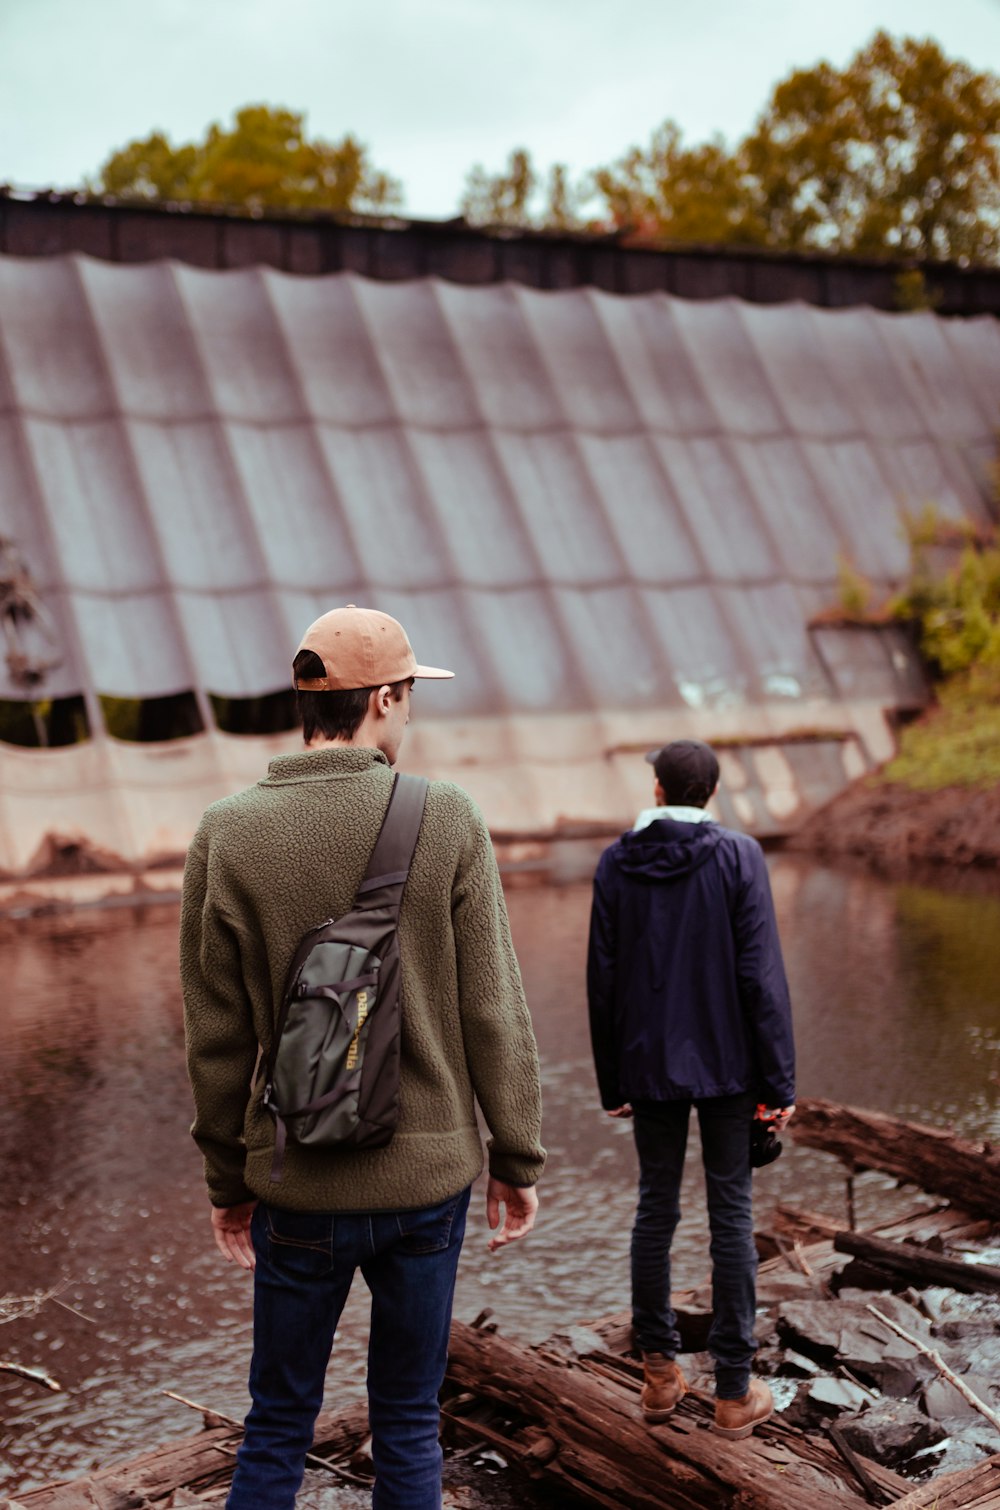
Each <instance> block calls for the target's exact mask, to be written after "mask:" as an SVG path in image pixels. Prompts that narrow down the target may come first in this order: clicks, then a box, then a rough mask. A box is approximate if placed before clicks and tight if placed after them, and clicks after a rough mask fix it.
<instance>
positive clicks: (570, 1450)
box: [448, 1323, 906, 1510]
mask: <svg viewBox="0 0 1000 1510" xmlns="http://www.w3.org/2000/svg"><path fill="white" fill-rule="evenodd" d="M616 1361H617V1362H618V1363H619V1365H621V1366H620V1367H619V1368H617V1369H615V1368H614V1367H613V1366H611V1365H613V1364H614V1363H615V1362H616ZM640 1373H641V1371H640V1370H639V1368H638V1367H637V1365H635V1364H634V1363H631V1364H629V1362H628V1360H625V1359H621V1360H615V1359H614V1358H613V1357H612V1358H611V1359H610V1360H609V1358H608V1355H605V1354H602V1355H601V1356H600V1357H598V1358H597V1359H588V1358H587V1357H586V1356H585V1357H583V1358H579V1359H574V1358H569V1359H567V1358H566V1357H560V1356H558V1355H556V1354H554V1353H552V1352H549V1351H547V1350H546V1348H545V1346H544V1345H543V1346H542V1347H540V1348H528V1347H525V1346H523V1345H522V1344H520V1343H517V1342H513V1341H511V1340H509V1339H507V1338H505V1337H501V1336H498V1335H497V1334H496V1333H491V1332H485V1331H482V1330H477V1329H476V1328H473V1327H467V1326H463V1325H462V1324H461V1323H455V1324H454V1325H453V1327H452V1334H451V1350H450V1355H449V1363H448V1377H449V1378H450V1379H451V1380H453V1381H454V1382H455V1383H457V1384H459V1385H460V1386H461V1387H462V1388H463V1389H465V1390H469V1391H474V1392H475V1393H476V1394H478V1395H481V1396H485V1397H486V1398H488V1399H492V1400H495V1401H497V1402H498V1403H499V1404H501V1405H503V1406H504V1407H505V1408H506V1409H507V1410H508V1411H511V1412H514V1413H515V1414H516V1415H517V1416H519V1417H521V1418H522V1420H523V1421H524V1424H525V1425H526V1426H528V1427H529V1428H532V1429H533V1430H534V1432H535V1433H538V1432H539V1431H540V1432H541V1433H543V1434H544V1437H545V1438H547V1441H545V1442H544V1446H541V1447H540V1442H541V1438H540V1437H539V1436H538V1435H537V1434H536V1435H534V1436H533V1437H532V1438H531V1439H530V1446H528V1445H525V1443H524V1439H523V1438H521V1437H520V1436H519V1434H518V1432H517V1431H516V1430H515V1431H513V1432H512V1433H510V1434H509V1435H508V1439H507V1447H506V1450H507V1452H508V1453H509V1455H510V1456H511V1458H513V1459H515V1460H516V1461H519V1462H521V1463H522V1464H523V1465H524V1466H525V1467H528V1468H530V1467H534V1468H535V1469H536V1471H540V1472H542V1473H543V1474H544V1476H545V1478H546V1480H547V1481H548V1482H550V1483H552V1484H553V1485H559V1486H561V1487H563V1488H565V1489H568V1490H572V1491H573V1493H575V1494H577V1495H578V1496H579V1497H580V1498H582V1499H583V1500H584V1501H585V1502H586V1503H589V1504H593V1505H600V1506H602V1507H605V1510H665V1507H679V1510H729V1507H732V1510H736V1507H737V1506H739V1507H743V1506H749V1505H753V1506H758V1507H768V1506H774V1507H781V1510H816V1506H817V1505H822V1506H823V1507H824V1510H858V1507H861V1506H864V1505H867V1504H868V1503H869V1501H868V1499H867V1498H866V1497H863V1496H862V1495H861V1494H859V1492H858V1489H857V1481H856V1479H855V1478H854V1475H853V1473H852V1471H851V1469H850V1468H849V1467H848V1466H847V1465H846V1464H845V1463H844V1462H843V1460H842V1459H841V1457H840V1455H839V1454H838V1453H837V1451H836V1450H835V1448H834V1447H833V1446H831V1445H830V1444H829V1443H828V1442H826V1441H825V1440H824V1439H823V1438H821V1437H807V1436H806V1435H805V1434H804V1433H802V1432H796V1431H795V1430H794V1429H792V1428H790V1427H787V1426H785V1425H784V1424H783V1423H781V1422H780V1421H775V1422H773V1423H768V1425H767V1426H764V1427H760V1428H758V1431H757V1432H756V1433H755V1434H754V1435H753V1436H752V1437H748V1438H747V1439H746V1440H745V1441H741V1442H731V1441H728V1440H726V1439H724V1438H722V1437H718V1436H716V1435H714V1433H712V1432H711V1431H709V1430H707V1429H706V1428H707V1427H708V1425H709V1423H710V1420H711V1414H712V1410H711V1402H710V1401H709V1400H707V1399H706V1398H705V1397H702V1396H700V1395H698V1394H697V1393H696V1392H692V1393H691V1394H689V1395H688V1396H686V1397H685V1399H684V1401H683V1402H682V1404H681V1405H680V1406H679V1407H678V1409H677V1411H676V1413H675V1414H674V1416H673V1417H672V1418H671V1420H670V1422H669V1423H667V1424H666V1425H664V1426H660V1427H653V1428H650V1427H649V1426H647V1425H646V1423H645V1422H644V1421H643V1419H642V1416H641V1414H640V1412H639V1409H638V1393H639V1387H640V1383H639V1377H638V1376H639V1374H640ZM529 1454H530V1456H531V1458H533V1459H534V1462H533V1463H532V1462H530V1461H529ZM866 1467H869V1471H870V1473H871V1475H872V1477H873V1478H874V1479H875V1481H876V1482H878V1483H879V1484H880V1485H882V1486H884V1487H885V1488H886V1489H887V1490H889V1491H890V1492H891V1496H892V1497H893V1498H898V1496H899V1495H900V1494H901V1493H902V1492H904V1490H905V1487H906V1483H905V1480H903V1479H901V1478H900V1477H899V1476H898V1475H897V1474H894V1473H890V1472H889V1471H888V1470H887V1469H884V1468H880V1467H878V1466H877V1465H875V1464H874V1463H873V1464H871V1465H867V1464H866Z"/></svg>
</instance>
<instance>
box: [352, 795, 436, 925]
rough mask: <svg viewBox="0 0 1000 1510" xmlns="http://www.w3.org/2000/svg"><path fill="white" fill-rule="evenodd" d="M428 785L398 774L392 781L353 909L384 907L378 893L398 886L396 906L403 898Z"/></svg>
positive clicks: (383, 899)
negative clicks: (377, 833)
mask: <svg viewBox="0 0 1000 1510" xmlns="http://www.w3.org/2000/svg"><path fill="white" fill-rule="evenodd" d="M429 785H430V783H429V782H428V780H427V778H426V776H404V775H402V774H397V775H396V776H395V777H394V778H393V783H392V792H391V793H390V796H389V806H388V807H387V808H386V810H385V817H384V818H383V819H382V827H381V829H380V830H379V836H378V838H377V839H376V841H375V848H374V849H373V850H372V855H371V859H370V860H369V861H368V869H367V870H366V871H365V875H364V879H363V881H362V882H361V885H360V886H359V887H358V894H357V897H356V898H355V903H354V905H355V906H356V907H362V908H364V907H377V906H380V905H384V903H385V902H386V901H388V900H389V898H387V897H385V896H381V897H380V896H379V895H378V893H380V892H385V891H390V890H392V889H394V888H397V887H398V888H399V895H398V897H397V904H398V901H399V900H401V899H402V888H403V884H404V882H405V881H406V878H407V876H408V875H409V874H410V865H411V863H412V860H413V851H414V850H415V849H416V847H417V838H418V836H419V834H420V824H421V822H422V821H423V816H424V804H425V802H426V800H427V788H428V786H429Z"/></svg>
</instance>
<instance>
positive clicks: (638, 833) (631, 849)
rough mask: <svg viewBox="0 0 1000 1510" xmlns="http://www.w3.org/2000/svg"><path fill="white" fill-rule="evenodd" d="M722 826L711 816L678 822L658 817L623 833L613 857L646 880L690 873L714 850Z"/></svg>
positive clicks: (626, 872) (615, 847)
mask: <svg viewBox="0 0 1000 1510" xmlns="http://www.w3.org/2000/svg"><path fill="white" fill-rule="evenodd" d="M724 832H725V830H724V829H722V828H721V827H720V825H719V824H718V823H714V822H712V820H711V819H709V820H707V821H706V822H703V823H680V822H678V821H677V820H676V819H674V818H659V819H657V821H656V822H655V823H650V824H648V825H647V826H646V827H645V828H641V829H638V830H632V831H631V832H630V833H627V834H622V836H621V838H620V839H619V840H618V843H617V844H616V845H615V846H614V848H613V850H612V859H613V861H614V863H615V864H616V865H617V866H618V868H619V870H621V871H623V872H624V873H625V874H626V875H629V876H637V877H641V878H642V879H644V880H647V881H667V880H671V879H673V878H675V877H678V876H687V875H690V874H691V872H692V871H695V870H698V869H699V868H700V866H702V865H704V864H705V861H706V860H708V859H709V857H710V856H711V855H713V854H714V853H715V850H716V849H717V847H718V845H719V844H720V842H721V840H722V836H723V833H724Z"/></svg>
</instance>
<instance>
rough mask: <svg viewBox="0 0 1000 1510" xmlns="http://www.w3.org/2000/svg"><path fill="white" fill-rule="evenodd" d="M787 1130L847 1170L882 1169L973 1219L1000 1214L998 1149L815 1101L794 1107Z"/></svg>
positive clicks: (888, 1118) (886, 1117)
mask: <svg viewBox="0 0 1000 1510" xmlns="http://www.w3.org/2000/svg"><path fill="white" fill-rule="evenodd" d="M788 1131H789V1133H790V1134H791V1136H792V1137H793V1138H794V1139H795V1140H796V1142H798V1143H804V1144H805V1145H806V1147H807V1148H820V1149H824V1150H825V1151H826V1152H827V1153H832V1154H836V1156H837V1158H839V1159H841V1160H842V1161H843V1163H845V1164H846V1165H847V1166H848V1168H849V1169H851V1170H855V1171H857V1170H862V1169H880V1170H883V1171H884V1172H885V1173H886V1174H891V1175H894V1176H895V1177H896V1179H898V1180H901V1181H903V1182H904V1183H906V1184H913V1185H918V1186H919V1187H920V1188H921V1189H922V1190H926V1191H929V1192H930V1193H931V1194H933V1195H943V1196H945V1197H947V1199H948V1200H949V1201H954V1203H955V1205H956V1206H960V1207H961V1208H962V1209H963V1210H964V1211H967V1212H972V1213H974V1214H981V1215H983V1216H987V1217H995V1216H996V1213H997V1212H998V1211H1000V1150H998V1149H995V1148H994V1147H993V1146H992V1145H991V1144H989V1143H971V1142H969V1141H968V1140H967V1139H965V1138H958V1137H956V1136H955V1135H954V1133H949V1132H944V1131H942V1130H941V1129H940V1128H936V1127H921V1126H919V1125H918V1124H917V1123H915V1122H904V1121H902V1120H901V1119H900V1118H898V1117H889V1116H886V1115H885V1114H884V1113H882V1112H869V1111H860V1110H858V1109H857V1108H855V1107H851V1106H840V1105H838V1104H837V1103H836V1102H833V1101H821V1100H818V1099H805V1100H803V1101H800V1102H799V1103H798V1106H797V1109H796V1112H795V1116H794V1117H793V1118H792V1120H791V1122H790V1123H789V1124H788Z"/></svg>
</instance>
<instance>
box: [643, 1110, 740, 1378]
mask: <svg viewBox="0 0 1000 1510" xmlns="http://www.w3.org/2000/svg"><path fill="white" fill-rule="evenodd" d="M754 1101H755V1098H754V1096H753V1095H749V1094H748V1095H743V1096H717V1097H714V1098H712V1099H709V1100H705V1101H696V1102H694V1105H695V1106H696V1107H697V1109H698V1121H699V1124H700V1126H701V1146H702V1158H703V1161H704V1165H705V1188H706V1192H707V1195H708V1221H709V1226H710V1228H711V1234H712V1241H711V1255H712V1326H711V1330H710V1331H709V1334H708V1347H709V1352H710V1353H711V1354H712V1357H713V1358H714V1359H715V1389H716V1395H717V1397H718V1398H719V1399H720V1400H738V1399H740V1397H741V1396H743V1395H745V1394H746V1392H747V1389H748V1388H749V1385H750V1364H751V1362H752V1360H753V1355H754V1351H755V1344H754V1339H753V1325H754V1314H755V1310H756V1279H757V1250H756V1248H755V1247H754V1241H753V1211H752V1205H751V1174H750V1124H751V1121H752V1119H753V1112H754ZM691 1105H692V1103H691V1102H690V1101H639V1102H636V1103H635V1105H634V1108H633V1110H634V1112H635V1146H636V1149H637V1150H638V1154H639V1205H638V1209H637V1211H636V1214H635V1226H634V1228H633V1230H632V1329H633V1333H634V1337H635V1344H636V1347H638V1348H639V1349H640V1350H641V1351H642V1352H644V1353H665V1354H666V1355H667V1356H668V1357H670V1358H673V1357H674V1356H675V1355H676V1354H677V1353H678V1352H679V1350H680V1340H681V1339H680V1335H679V1333H678V1331H677V1317H676V1316H675V1314H674V1310H673V1307H672V1306H671V1304H670V1244H671V1242H672V1240H673V1236H674V1231H675V1229H676V1227H677V1223H678V1221H679V1220H680V1214H681V1208H680V1190H681V1175H682V1174H683V1172H684V1154H685V1150H686V1148H687V1135H688V1122H689V1120H690V1115H691Z"/></svg>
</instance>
